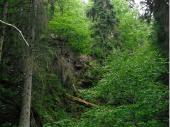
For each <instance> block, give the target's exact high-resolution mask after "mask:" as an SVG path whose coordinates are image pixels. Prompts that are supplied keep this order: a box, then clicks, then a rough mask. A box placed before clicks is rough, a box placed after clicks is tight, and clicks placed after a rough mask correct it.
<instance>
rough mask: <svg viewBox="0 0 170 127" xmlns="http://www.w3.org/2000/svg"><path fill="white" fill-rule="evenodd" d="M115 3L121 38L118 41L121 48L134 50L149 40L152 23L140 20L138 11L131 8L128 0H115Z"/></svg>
mask: <svg viewBox="0 0 170 127" xmlns="http://www.w3.org/2000/svg"><path fill="white" fill-rule="evenodd" d="M113 3H114V5H115V11H116V18H117V19H118V24H117V27H118V28H117V29H118V33H119V40H118V42H117V43H118V44H119V45H120V46H121V48H124V49H129V50H132V49H135V48H136V47H138V46H139V45H140V44H142V43H145V41H148V40H149V38H150V37H151V33H152V31H151V27H152V25H148V24H147V23H145V22H142V21H140V20H139V18H138V17H139V15H138V14H137V11H136V10H134V9H133V8H132V9H130V8H129V7H128V2H127V1H125V0H113ZM119 41H120V42H119Z"/></svg>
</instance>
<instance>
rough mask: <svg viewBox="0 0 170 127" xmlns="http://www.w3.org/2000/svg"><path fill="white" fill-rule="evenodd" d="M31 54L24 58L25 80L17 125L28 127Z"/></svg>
mask: <svg viewBox="0 0 170 127" xmlns="http://www.w3.org/2000/svg"><path fill="white" fill-rule="evenodd" d="M32 62H33V61H32V56H31V55H28V56H27V58H26V59H25V60H24V71H25V73H24V74H25V82H24V90H23V95H22V108H21V113H20V121H19V127H30V109H31V89H32V64H33V63H32Z"/></svg>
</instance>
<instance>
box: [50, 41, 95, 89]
mask: <svg viewBox="0 0 170 127" xmlns="http://www.w3.org/2000/svg"><path fill="white" fill-rule="evenodd" d="M54 42H55V45H56V46H57V53H56V58H55V60H54V68H55V69H56V72H57V73H58V75H59V77H60V78H61V81H62V84H63V85H64V87H65V88H67V89H71V90H73V91H76V92H77V88H80V87H84V88H86V87H88V86H89V85H90V81H88V79H86V76H85V72H86V71H87V69H88V67H89V62H90V61H92V60H93V59H92V58H91V57H90V56H86V55H78V54H75V53H74V52H72V50H71V49H70V47H69V46H68V45H67V44H66V43H64V42H63V41H61V40H56V39H55V40H53V43H54Z"/></svg>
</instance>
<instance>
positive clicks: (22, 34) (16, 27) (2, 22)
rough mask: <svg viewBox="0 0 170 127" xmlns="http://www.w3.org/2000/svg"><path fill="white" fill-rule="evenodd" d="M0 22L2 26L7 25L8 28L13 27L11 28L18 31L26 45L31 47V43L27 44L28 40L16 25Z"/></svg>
mask: <svg viewBox="0 0 170 127" xmlns="http://www.w3.org/2000/svg"><path fill="white" fill-rule="evenodd" d="M0 22H1V23H2V24H5V25H7V26H11V27H13V28H14V29H16V30H17V31H18V32H19V33H20V35H21V37H22V38H23V40H24V42H25V43H26V45H27V46H28V47H29V43H28V42H27V40H26V39H25V37H24V35H23V34H22V31H21V30H20V29H18V28H17V27H16V26H14V25H12V24H10V23H7V22H4V21H2V20H0Z"/></svg>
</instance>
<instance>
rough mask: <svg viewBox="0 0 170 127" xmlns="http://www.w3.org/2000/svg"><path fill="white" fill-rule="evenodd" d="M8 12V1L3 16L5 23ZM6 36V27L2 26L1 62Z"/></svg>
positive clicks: (4, 5) (0, 38)
mask: <svg viewBox="0 0 170 127" xmlns="http://www.w3.org/2000/svg"><path fill="white" fill-rule="evenodd" d="M7 12H8V1H6V0H5V1H4V4H3V15H2V20H3V21H6V18H7ZM4 36H5V26H2V35H0V61H1V59H2V48H3V43H4Z"/></svg>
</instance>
